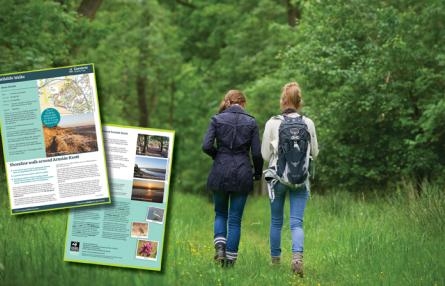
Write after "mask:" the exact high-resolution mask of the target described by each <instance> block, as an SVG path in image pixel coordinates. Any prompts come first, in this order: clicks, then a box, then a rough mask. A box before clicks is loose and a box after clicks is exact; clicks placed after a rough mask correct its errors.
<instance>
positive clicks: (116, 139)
mask: <svg viewBox="0 0 445 286" xmlns="http://www.w3.org/2000/svg"><path fill="white" fill-rule="evenodd" d="M103 134H104V138H105V148H106V154H107V164H108V171H109V182H110V186H111V195H112V204H111V205H106V206H100V207H93V208H83V209H73V210H71V211H70V213H69V216H68V224H67V238H66V242H65V258H64V260H65V261H73V262H81V263H92V264H102V265H110V266H119V267H130V268H140V269H148V270H158V271H159V270H161V259H162V250H163V245H164V232H165V221H166V220H165V218H166V211H167V202H168V194H169V184H170V183H169V182H170V172H171V164H172V152H173V140H174V131H168V130H155V129H145V128H136V127H123V126H112V125H105V126H104V128H103Z"/></svg>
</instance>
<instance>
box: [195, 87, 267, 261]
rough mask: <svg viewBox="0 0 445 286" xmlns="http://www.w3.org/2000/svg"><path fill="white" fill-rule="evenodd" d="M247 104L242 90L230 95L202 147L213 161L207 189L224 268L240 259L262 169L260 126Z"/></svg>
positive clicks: (217, 253)
mask: <svg viewBox="0 0 445 286" xmlns="http://www.w3.org/2000/svg"><path fill="white" fill-rule="evenodd" d="M245 105H246V98H245V96H244V94H243V93H242V92H241V91H239V90H230V91H229V92H227V94H226V95H225V96H224V99H223V100H222V102H221V104H220V107H219V113H218V114H216V115H214V116H213V117H212V119H211V121H210V125H209V127H208V130H207V133H206V134H205V137H204V141H203V144H202V150H203V151H204V152H205V153H206V154H207V155H209V156H210V157H211V158H212V159H213V166H212V169H211V170H210V174H209V176H208V180H207V189H208V190H209V191H211V192H213V202H214V208H215V220H214V241H213V242H214V245H215V257H214V259H215V261H216V262H218V263H221V264H222V265H223V266H224V265H226V266H231V265H233V264H234V263H235V261H236V259H237V257H238V246H239V241H240V236H241V218H242V215H243V211H244V205H245V203H246V200H247V195H248V193H249V192H251V191H252V190H253V180H254V179H255V180H259V179H260V178H261V171H262V166H263V159H262V157H261V146H260V139H259V131H258V126H257V123H256V121H255V118H254V117H252V116H251V115H249V114H248V113H247V112H246V111H245V110H244V108H245ZM250 155H251V157H250ZM252 163H253V168H252Z"/></svg>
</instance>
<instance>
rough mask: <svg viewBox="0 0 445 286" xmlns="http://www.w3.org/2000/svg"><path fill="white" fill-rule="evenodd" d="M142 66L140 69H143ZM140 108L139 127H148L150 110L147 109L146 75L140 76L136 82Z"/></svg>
mask: <svg viewBox="0 0 445 286" xmlns="http://www.w3.org/2000/svg"><path fill="white" fill-rule="evenodd" d="M141 65H142V66H143V65H144V64H140V66H139V68H141ZM136 88H137V96H138V107H139V126H148V108H147V98H146V94H147V78H146V76H145V73H142V74H139V75H138V77H137V80H136Z"/></svg>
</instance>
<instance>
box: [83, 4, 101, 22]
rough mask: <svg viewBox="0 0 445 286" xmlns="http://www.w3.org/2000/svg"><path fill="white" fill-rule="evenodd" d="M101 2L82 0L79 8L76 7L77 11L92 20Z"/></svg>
mask: <svg viewBox="0 0 445 286" xmlns="http://www.w3.org/2000/svg"><path fill="white" fill-rule="evenodd" d="M101 4H102V0H82V2H81V3H80V6H79V8H77V13H79V14H80V15H83V16H85V17H87V18H88V19H90V20H93V19H94V17H95V16H96V12H97V10H99V7H100V5H101Z"/></svg>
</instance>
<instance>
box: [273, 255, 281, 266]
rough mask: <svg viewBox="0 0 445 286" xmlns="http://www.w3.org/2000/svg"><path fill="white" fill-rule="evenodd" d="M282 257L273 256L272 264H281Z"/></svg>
mask: <svg viewBox="0 0 445 286" xmlns="http://www.w3.org/2000/svg"><path fill="white" fill-rule="evenodd" d="M280 264H281V258H280V257H279V256H272V265H280Z"/></svg>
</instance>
